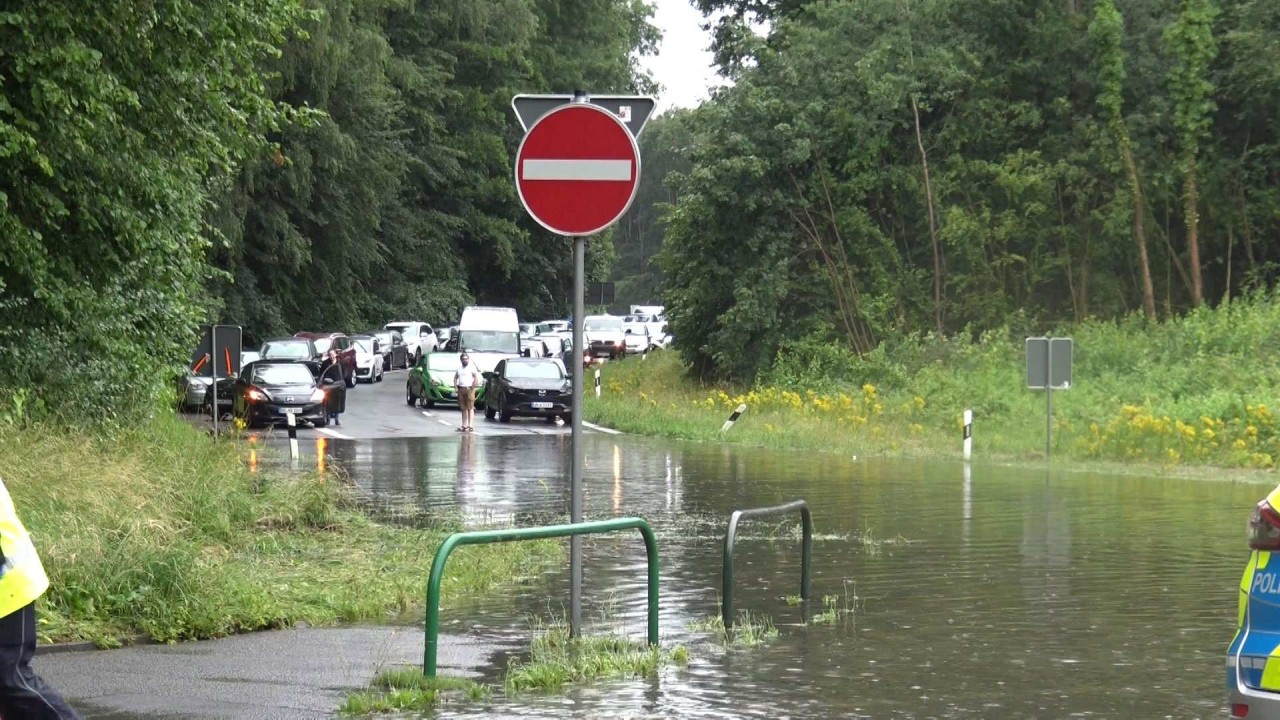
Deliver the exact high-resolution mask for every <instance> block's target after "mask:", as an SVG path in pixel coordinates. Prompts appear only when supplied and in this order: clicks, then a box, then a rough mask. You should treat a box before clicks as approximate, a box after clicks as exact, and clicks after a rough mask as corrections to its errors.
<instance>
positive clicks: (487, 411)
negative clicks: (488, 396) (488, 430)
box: [484, 405, 497, 420]
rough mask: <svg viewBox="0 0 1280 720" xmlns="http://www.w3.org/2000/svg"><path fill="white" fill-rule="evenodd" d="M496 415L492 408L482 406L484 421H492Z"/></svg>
mask: <svg viewBox="0 0 1280 720" xmlns="http://www.w3.org/2000/svg"><path fill="white" fill-rule="evenodd" d="M496 415H497V413H495V412H494V411H493V408H491V407H489V406H488V405H485V406H484V419H485V420H492V419H493V418H494V417H495V416H496Z"/></svg>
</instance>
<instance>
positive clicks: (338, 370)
mask: <svg viewBox="0 0 1280 720" xmlns="http://www.w3.org/2000/svg"><path fill="white" fill-rule="evenodd" d="M320 386H321V387H323V388H324V409H325V413H326V414H327V415H328V416H329V420H330V421H331V422H332V423H333V424H334V425H341V424H342V421H341V420H339V419H338V415H340V414H341V413H342V411H343V410H345V409H346V406H347V391H346V387H345V384H344V380H343V378H342V364H341V363H339V362H338V351H337V350H333V349H330V350H329V352H328V353H326V354H325V358H324V362H322V363H320ZM0 720H3V718H0Z"/></svg>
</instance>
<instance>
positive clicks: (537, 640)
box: [340, 621, 689, 715]
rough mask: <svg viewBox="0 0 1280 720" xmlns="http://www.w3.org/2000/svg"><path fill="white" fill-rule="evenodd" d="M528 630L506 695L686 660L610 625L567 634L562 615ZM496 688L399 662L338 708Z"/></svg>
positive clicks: (409, 707)
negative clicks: (529, 633) (526, 643)
mask: <svg viewBox="0 0 1280 720" xmlns="http://www.w3.org/2000/svg"><path fill="white" fill-rule="evenodd" d="M595 630H599V628H596V629H594V630H593V631H592V632H595ZM533 632H534V636H533V640H532V641H531V642H530V644H529V651H528V653H527V654H526V657H525V658H523V659H513V660H512V661H511V663H510V664H509V665H508V667H507V670H506V673H505V674H504V676H503V680H502V687H501V689H502V691H503V692H504V693H505V694H506V695H507V696H511V695H516V694H519V693H522V692H546V691H552V690H557V689H559V688H562V687H564V686H565V685H569V684H576V683H587V682H592V681H596V680H606V679H620V678H635V677H653V676H655V675H657V674H658V672H659V671H660V670H661V669H662V668H663V667H664V666H666V665H669V664H675V665H679V666H683V665H686V664H688V662H689V650H688V648H686V647H684V646H682V645H677V646H675V647H673V648H670V649H665V648H658V647H651V646H648V645H646V644H644V643H642V642H638V641H636V640H632V639H630V638H628V637H626V636H625V635H622V634H621V633H620V632H619V631H618V630H616V629H609V630H608V631H607V632H604V633H598V634H585V635H583V636H581V637H576V638H571V637H569V627H568V625H566V624H565V623H564V622H563V621H555V622H551V623H543V622H538V621H535V623H534V628H533ZM496 689H497V688H495V687H493V686H489V685H481V684H478V683H476V682H473V681H471V680H466V679H463V678H452V677H437V678H432V679H428V678H426V677H424V676H423V675H422V670H421V669H419V668H405V669H402V670H394V671H390V672H384V673H381V674H379V675H378V677H377V678H375V680H374V682H373V684H372V686H371V688H370V689H369V690H366V691H362V692H358V693H353V694H352V695H349V696H348V697H347V699H346V701H345V702H344V703H343V704H342V707H341V708H340V712H342V713H345V714H347V715H367V714H372V713H379V712H390V711H426V710H430V709H431V708H433V707H435V706H436V705H438V704H440V703H441V702H446V701H448V700H449V699H450V698H453V697H465V698H469V699H471V700H476V701H488V700H490V699H491V698H492V697H493V693H494V691H495V690H496ZM450 691H452V692H450Z"/></svg>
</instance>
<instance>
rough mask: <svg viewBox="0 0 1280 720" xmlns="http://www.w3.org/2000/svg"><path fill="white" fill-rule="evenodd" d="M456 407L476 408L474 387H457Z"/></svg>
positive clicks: (464, 408)
mask: <svg viewBox="0 0 1280 720" xmlns="http://www.w3.org/2000/svg"><path fill="white" fill-rule="evenodd" d="M458 407H460V408H462V409H463V410H475V409H476V389H475V388H466V387H460V388H458Z"/></svg>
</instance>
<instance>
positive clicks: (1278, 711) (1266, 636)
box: [1227, 487, 1280, 720]
mask: <svg viewBox="0 0 1280 720" xmlns="http://www.w3.org/2000/svg"><path fill="white" fill-rule="evenodd" d="M1249 548H1250V554H1249V562H1248V564H1246V565H1245V567H1244V577H1243V578H1241V580H1240V599H1239V607H1238V618H1239V619H1238V621H1237V622H1238V624H1239V626H1238V628H1237V630H1236V636H1235V639H1233V640H1232V641H1231V646H1230V648H1229V649H1228V650H1227V696H1228V699H1227V702H1228V704H1229V709H1230V713H1231V717H1233V718H1245V717H1247V718H1249V720H1255V719H1256V718H1262V719H1263V720H1275V719H1276V718H1280V678H1277V677H1276V676H1275V670H1276V667H1275V663H1276V662H1280V661H1277V660H1276V659H1275V658H1274V655H1273V652H1274V650H1275V649H1276V647H1277V646H1280V558H1275V559H1276V560H1277V562H1274V563H1273V562H1271V560H1272V559H1273V557H1272V556H1273V555H1276V554H1277V551H1280V487H1278V488H1276V489H1275V490H1272V491H1271V494H1269V495H1267V497H1266V498H1265V499H1263V500H1262V501H1260V502H1259V503H1258V504H1257V506H1256V507H1254V509H1253V515H1252V517H1251V518H1250V519H1249ZM1268 665H1270V668H1268Z"/></svg>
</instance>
